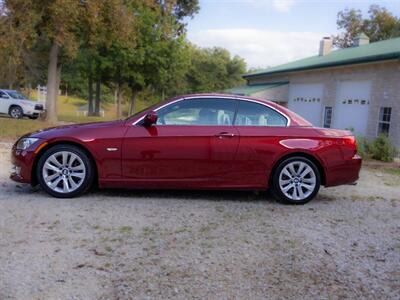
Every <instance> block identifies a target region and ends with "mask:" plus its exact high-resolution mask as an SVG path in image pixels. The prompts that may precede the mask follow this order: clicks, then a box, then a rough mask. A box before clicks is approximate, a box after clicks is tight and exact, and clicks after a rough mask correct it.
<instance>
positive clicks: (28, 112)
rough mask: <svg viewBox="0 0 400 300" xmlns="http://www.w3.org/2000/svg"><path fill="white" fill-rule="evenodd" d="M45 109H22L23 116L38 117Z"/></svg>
mask: <svg viewBox="0 0 400 300" xmlns="http://www.w3.org/2000/svg"><path fill="white" fill-rule="evenodd" d="M45 112H46V111H45V110H26V111H24V116H27V117H39V116H40V115H42V114H44V113H45Z"/></svg>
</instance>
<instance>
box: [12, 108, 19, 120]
mask: <svg viewBox="0 0 400 300" xmlns="http://www.w3.org/2000/svg"><path fill="white" fill-rule="evenodd" d="M10 116H11V117H12V118H14V119H18V118H20V117H21V109H20V108H18V107H13V108H12V109H11V111H10Z"/></svg>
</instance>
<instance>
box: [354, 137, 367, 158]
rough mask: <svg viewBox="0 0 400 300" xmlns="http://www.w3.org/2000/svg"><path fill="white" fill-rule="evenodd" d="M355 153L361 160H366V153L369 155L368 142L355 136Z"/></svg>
mask: <svg viewBox="0 0 400 300" xmlns="http://www.w3.org/2000/svg"><path fill="white" fill-rule="evenodd" d="M356 140H357V153H358V155H360V156H361V157H362V158H363V159H367V158H368V153H369V143H368V140H367V139H366V138H365V137H363V136H357V137H356Z"/></svg>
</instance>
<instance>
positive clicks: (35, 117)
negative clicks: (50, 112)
mask: <svg viewBox="0 0 400 300" xmlns="http://www.w3.org/2000/svg"><path fill="white" fill-rule="evenodd" d="M28 118H29V119H31V120H37V118H38V116H29V117H28Z"/></svg>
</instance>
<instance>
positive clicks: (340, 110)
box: [332, 81, 371, 135]
mask: <svg viewBox="0 0 400 300" xmlns="http://www.w3.org/2000/svg"><path fill="white" fill-rule="evenodd" d="M370 94H371V82H370V81H343V82H340V83H338V86H337V93H336V95H337V96H336V105H335V108H334V111H333V126H332V127H333V128H338V129H350V128H352V129H354V133H355V134H360V135H365V134H366V133H367V125H368V110H369V104H370Z"/></svg>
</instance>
